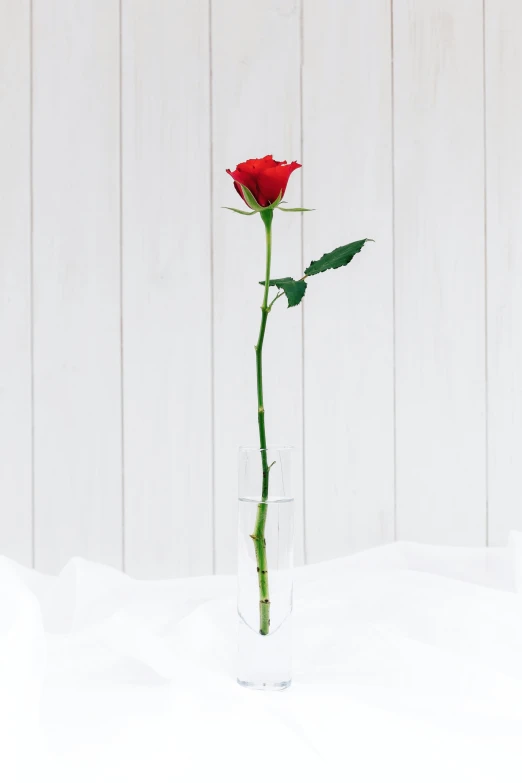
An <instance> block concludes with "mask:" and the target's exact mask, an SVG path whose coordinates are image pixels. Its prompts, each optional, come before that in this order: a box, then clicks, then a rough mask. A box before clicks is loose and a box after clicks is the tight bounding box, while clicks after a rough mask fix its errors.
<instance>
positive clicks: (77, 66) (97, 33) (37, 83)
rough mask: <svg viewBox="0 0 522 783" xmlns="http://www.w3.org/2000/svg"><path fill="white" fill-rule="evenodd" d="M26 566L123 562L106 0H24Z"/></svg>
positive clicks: (114, 81)
mask: <svg viewBox="0 0 522 783" xmlns="http://www.w3.org/2000/svg"><path fill="white" fill-rule="evenodd" d="M33 14H34V19H33V47H34V49H33V64H34V79H33V96H34V109H33V154H34V158H33V160H34V394H35V473H34V482H35V555H36V566H37V568H39V569H42V570H44V571H56V570H58V569H59V568H60V567H61V566H63V564H64V563H65V562H66V561H67V560H68V559H69V558H70V557H71V556H73V555H83V556H84V557H88V558H91V559H93V560H98V561H101V562H104V563H108V564H111V565H115V566H121V562H122V558H121V551H122V515H121V470H122V466H121V406H120V306H119V301H120V284H119V283H120V247H119V233H120V219H119V193H120V191H119V9H118V0H91V1H90V2H85V0H70V2H67V3H63V2H61V0H33Z"/></svg>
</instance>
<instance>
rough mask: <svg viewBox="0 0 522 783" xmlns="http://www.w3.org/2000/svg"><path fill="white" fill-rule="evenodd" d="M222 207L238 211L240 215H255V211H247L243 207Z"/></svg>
mask: <svg viewBox="0 0 522 783" xmlns="http://www.w3.org/2000/svg"><path fill="white" fill-rule="evenodd" d="M221 209H229V210H230V211H231V212H237V214H238V215H255V214H256V213H255V211H254V212H245V211H244V210H243V209H236V208H235V207H221Z"/></svg>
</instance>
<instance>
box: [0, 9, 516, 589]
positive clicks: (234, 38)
mask: <svg viewBox="0 0 522 783" xmlns="http://www.w3.org/2000/svg"><path fill="white" fill-rule="evenodd" d="M521 35H522V11H521V7H520V3H519V2H518V0H497V1H496V2H493V0H485V2H483V0H459V2H458V3H455V2H453V1H452V0H423V2H422V3H419V2H415V0H352V2H350V3H346V2H342V0H322V2H318V1H317V0H266V2H264V3H258V2H256V0H219V2H218V0H190V1H189V0H171V1H170V2H169V0H149V1H148V2H146V0H70V2H67V3H64V2H61V0H16V1H15V0H0V171H1V177H0V554H5V555H7V556H9V557H14V558H15V559H17V560H19V561H20V562H22V563H25V564H27V565H30V564H31V563H34V564H35V565H36V567H38V568H40V569H42V570H44V571H50V572H56V571H57V570H59V569H60V568H61V567H63V565H64V564H65V563H66V562H67V560H68V559H69V558H70V557H71V556H74V555H80V556H84V557H88V558H92V559H94V560H98V561H101V562H104V563H108V564H110V565H114V566H116V567H118V568H120V567H124V568H125V569H126V570H127V571H128V572H129V573H130V574H132V575H135V576H140V577H158V578H162V577H168V576H176V575H189V574H200V573H210V572H211V571H212V570H215V571H218V572H226V571H233V570H234V567H235V538H236V500H235V497H236V448H237V446H238V445H239V444H240V443H245V442H250V443H254V442H255V439H256V405H255V368H254V351H253V345H254V343H255V340H256V337H257V330H258V320H259V305H260V295H261V288H260V286H259V285H258V283H257V281H258V280H260V279H261V278H262V270H263V253H264V249H263V230H262V226H261V222H260V221H259V219H258V218H255V217H253V218H243V217H240V216H238V215H235V214H233V213H228V212H224V211H222V210H221V206H225V205H231V206H234V205H236V206H240V204H239V201H238V197H237V195H236V193H235V191H234V189H233V187H232V182H231V180H230V178H229V177H228V176H227V175H226V174H225V169H226V168H228V167H232V168H233V167H234V166H235V164H236V163H237V162H239V161H240V160H243V159H244V158H246V157H251V156H257V155H264V154H266V153H269V152H270V153H273V154H274V156H275V157H279V158H286V159H287V160H293V159H297V160H299V161H300V162H302V163H303V166H304V167H303V169H302V170H299V171H298V172H296V173H295V174H294V175H293V176H292V178H291V180H290V185H289V188H288V192H287V200H288V201H291V202H292V204H293V205H299V204H301V203H304V204H305V206H309V207H315V208H316V210H317V211H316V212H313V213H309V214H306V215H305V216H303V217H301V216H299V215H292V214H288V215H285V214H283V213H278V214H277V215H276V218H275V221H274V269H273V271H274V276H285V275H292V276H295V275H299V273H300V272H301V270H302V269H303V267H304V265H306V264H307V263H309V262H310V261H311V260H312V259H314V258H317V257H318V255H320V254H321V253H323V252H324V251H326V250H329V249H332V248H333V247H335V246H336V245H337V244H340V243H342V242H345V241H350V240H354V239H358V238H361V237H364V236H369V237H372V238H374V239H375V240H376V242H375V244H374V245H371V246H369V247H367V248H366V249H365V250H364V251H363V253H362V254H361V255H360V256H359V257H356V259H355V260H354V262H353V263H352V264H351V265H350V267H348V268H347V269H343V270H340V271H338V272H335V273H327V274H325V275H321V276H320V278H316V279H314V280H311V281H310V284H309V288H308V292H307V295H306V298H305V304H304V307H302V308H299V309H298V308H296V309H294V310H287V309H286V308H285V307H284V304H283V303H282V302H280V303H278V305H276V307H275V308H274V311H273V313H272V315H271V317H270V321H269V324H268V331H267V338H266V367H267V369H266V410H267V428H268V436H269V440H271V441H272V442H291V443H294V444H295V445H296V446H298V448H299V451H298V455H297V459H296V473H297V482H296V489H297V497H298V501H299V502H298V507H297V536H296V545H297V561H298V562H302V561H303V560H304V559H305V558H306V559H307V560H309V561H316V560H321V559H324V558H328V557H334V556H337V555H342V554H346V553H348V552H350V551H353V550H356V549H360V548H363V547H367V546H372V545H376V544H379V543H384V542H387V541H390V540H393V539H394V538H395V537H397V538H408V539H415V540H420V541H427V542H434V543H449V544H468V545H481V544H484V543H485V542H486V541H488V542H489V543H490V544H505V542H506V540H507V534H508V531H509V529H510V528H512V527H518V528H519V529H522V495H521V493H520V491H519V483H520V482H519V476H520V473H521V470H522V446H521V444H522V315H521V312H522V310H521V307H520V301H522V244H521V240H520V239H519V227H520V218H521V217H522V189H521V186H520V182H521V180H522V157H521V152H520V149H519V147H520V144H519V138H520V135H521V133H522V93H521V90H520V84H519V74H520V69H521V66H522V63H521V59H520V58H521V56H520V54H519V48H520V47H519V40H520V36H521ZM303 200H304V201H303ZM303 421H304V422H305V425H304V437H303ZM303 476H304V479H305V486H306V492H305V491H304V485H303Z"/></svg>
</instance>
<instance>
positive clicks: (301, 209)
mask: <svg viewBox="0 0 522 783" xmlns="http://www.w3.org/2000/svg"><path fill="white" fill-rule="evenodd" d="M278 209H280V210H281V212H315V209H305V208H304V207H294V208H293V209H287V208H286V207H278Z"/></svg>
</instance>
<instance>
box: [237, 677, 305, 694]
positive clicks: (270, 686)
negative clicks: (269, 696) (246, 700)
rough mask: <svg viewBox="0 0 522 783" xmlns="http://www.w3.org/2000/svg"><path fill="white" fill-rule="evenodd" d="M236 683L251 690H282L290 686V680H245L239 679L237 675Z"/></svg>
mask: <svg viewBox="0 0 522 783" xmlns="http://www.w3.org/2000/svg"><path fill="white" fill-rule="evenodd" d="M237 683H238V685H241V687H243V688H250V690H251V691H284V690H285V688H289V687H290V685H291V684H292V680H285V681H283V682H247V681H246V680H240V679H239V677H238V678H237Z"/></svg>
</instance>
